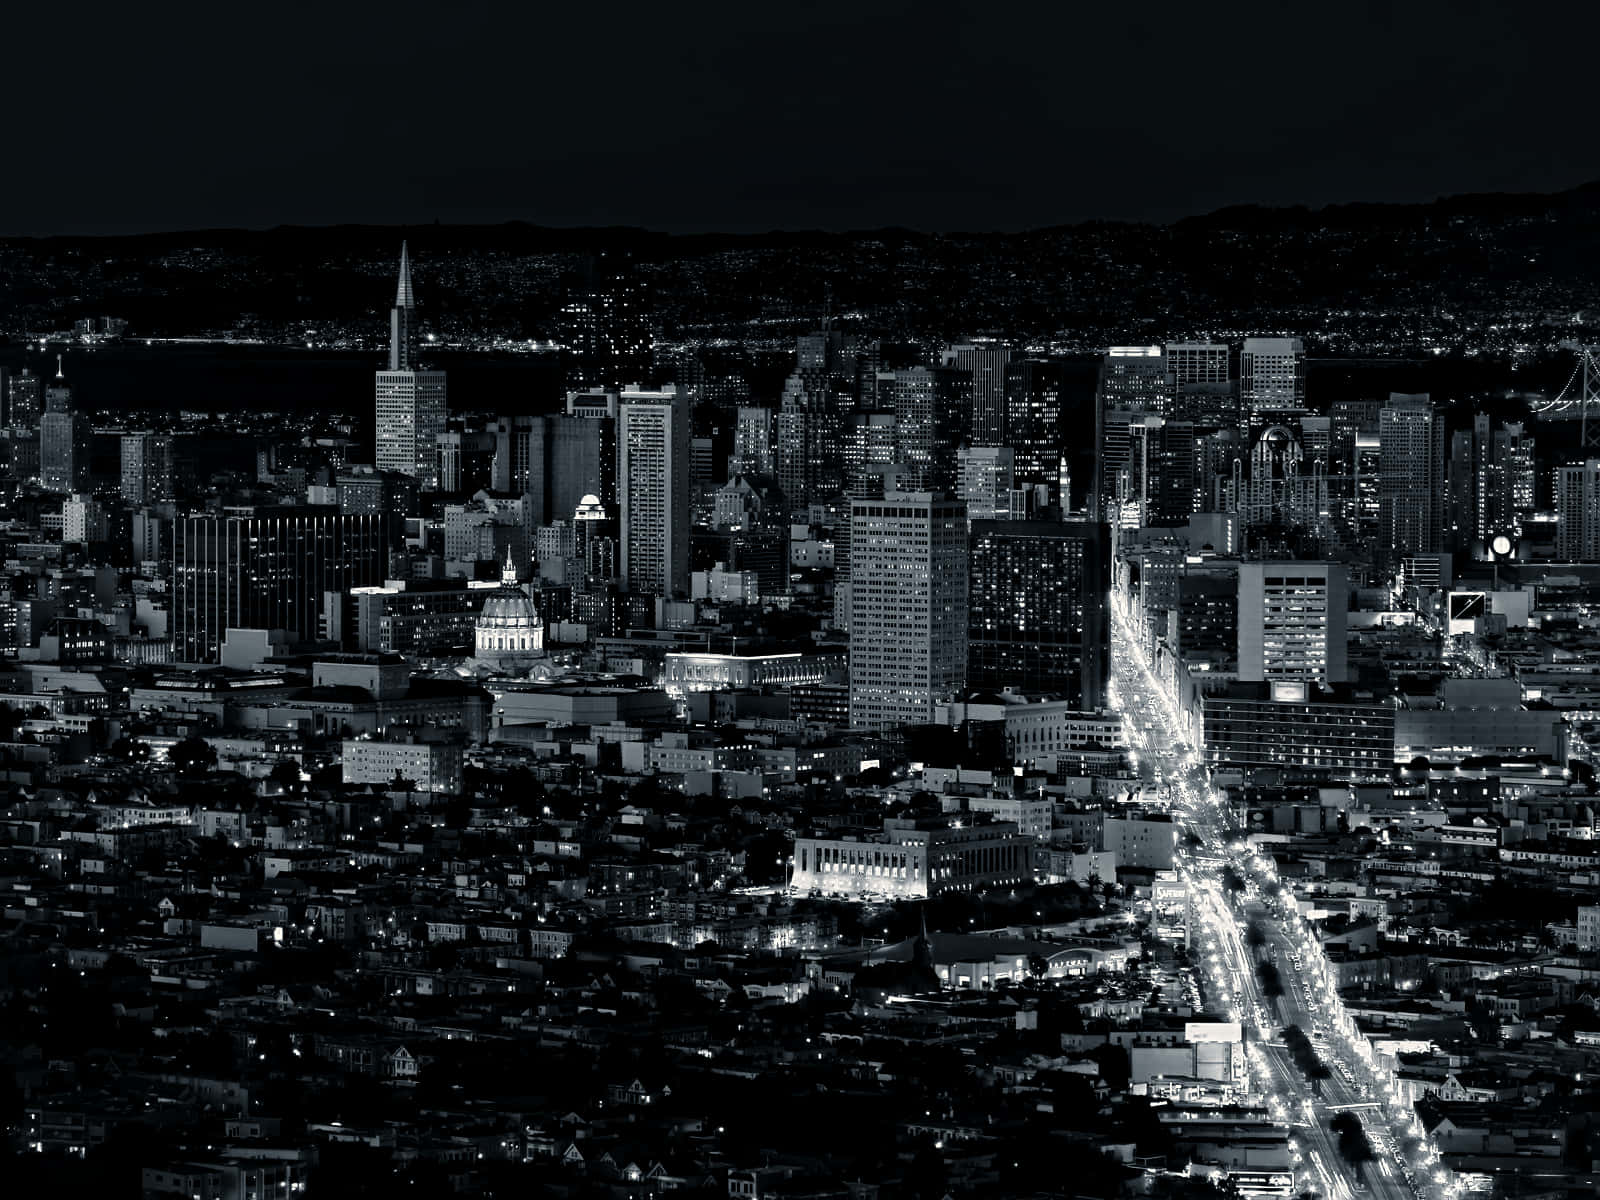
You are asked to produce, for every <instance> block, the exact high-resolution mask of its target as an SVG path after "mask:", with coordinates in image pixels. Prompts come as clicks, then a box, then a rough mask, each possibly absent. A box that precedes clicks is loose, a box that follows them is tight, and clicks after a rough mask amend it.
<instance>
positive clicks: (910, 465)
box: [877, 367, 1003, 492]
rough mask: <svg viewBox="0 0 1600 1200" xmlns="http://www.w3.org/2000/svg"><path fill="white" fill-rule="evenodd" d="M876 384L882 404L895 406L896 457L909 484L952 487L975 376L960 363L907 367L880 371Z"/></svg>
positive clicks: (968, 422)
mask: <svg viewBox="0 0 1600 1200" xmlns="http://www.w3.org/2000/svg"><path fill="white" fill-rule="evenodd" d="M1002 383H1003V380H1002ZM877 386H878V401H879V403H880V404H884V405H885V406H886V407H888V408H892V409H893V411H894V425H895V462H897V463H898V464H900V465H901V466H902V467H904V468H905V478H906V480H907V485H906V486H907V488H908V489H911V488H924V489H928V488H931V489H933V490H935V491H941V492H945V491H950V490H951V489H953V488H954V487H955V473H956V449H957V448H958V447H959V446H960V445H961V443H962V442H963V441H966V440H967V436H968V432H969V429H970V421H971V415H972V408H971V404H972V392H971V388H972V377H971V376H970V375H969V374H967V373H965V372H963V371H961V370H960V369H959V368H956V367H932V368H930V367H909V368H907V369H905V370H903V371H893V372H880V373H879V375H878V385H877ZM1002 395H1003V391H1002Z"/></svg>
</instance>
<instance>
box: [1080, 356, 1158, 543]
mask: <svg viewBox="0 0 1600 1200" xmlns="http://www.w3.org/2000/svg"><path fill="white" fill-rule="evenodd" d="M1167 392H1168V383H1167V360H1166V357H1165V355H1163V354H1162V352H1161V347H1160V346H1112V347H1111V348H1110V349H1109V350H1107V351H1106V352H1105V357H1104V358H1102V359H1101V361H1100V377H1099V382H1098V384H1097V386H1096V389H1095V405H1094V421H1095V438H1094V443H1095V460H1094V463H1095V481H1094V487H1093V490H1092V491H1091V492H1090V495H1089V512H1090V516H1091V517H1094V518H1096V519H1099V518H1101V517H1103V516H1106V515H1108V514H1110V512H1111V506H1112V505H1113V504H1115V503H1117V496H1118V490H1119V487H1120V486H1121V483H1120V481H1119V475H1120V473H1121V472H1122V471H1124V470H1125V469H1127V468H1128V462H1127V457H1126V449H1127V445H1128V437H1129V430H1130V428H1132V427H1134V426H1139V427H1142V426H1143V424H1144V421H1143V419H1142V418H1143V417H1144V416H1145V415H1149V416H1150V417H1152V418H1157V419H1159V417H1160V415H1161V414H1162V413H1163V412H1165V411H1166V404H1167ZM1119 451H1121V452H1122V453H1121V454H1120V456H1119ZM1108 455H1110V457H1111V458H1112V459H1119V457H1120V461H1108ZM1142 487H1143V483H1142V475H1141V476H1140V481H1139V482H1136V483H1135V484H1134V488H1135V490H1136V491H1137V490H1140V489H1142Z"/></svg>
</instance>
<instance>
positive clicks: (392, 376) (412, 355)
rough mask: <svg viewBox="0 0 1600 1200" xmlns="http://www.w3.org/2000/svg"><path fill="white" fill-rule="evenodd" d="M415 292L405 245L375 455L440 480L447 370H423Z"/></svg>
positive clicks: (382, 377) (380, 462)
mask: <svg viewBox="0 0 1600 1200" xmlns="http://www.w3.org/2000/svg"><path fill="white" fill-rule="evenodd" d="M415 316H416V297H415V294H414V293H413V291H412V287H411V260H410V258H409V256H408V254H407V250H406V246H405V245H404V244H402V245H401V247H400V283H399V286H398V288H397V289H396V291H395V299H394V308H393V309H391V310H390V314H389V368H388V370H386V371H379V372H378V373H377V389H376V390H377V405H376V415H375V422H374V433H375V446H376V448H375V452H374V456H373V461H374V463H375V465H376V466H377V468H378V469H379V470H380V471H399V472H401V473H402V474H405V475H414V476H415V477H416V478H417V480H418V481H419V482H420V483H421V484H422V486H423V487H424V488H430V489H431V488H437V487H438V486H439V459H438V455H439V448H438V437H439V435H440V434H441V433H443V432H444V431H445V414H446V411H447V408H446V401H445V376H444V372H443V371H428V370H422V369H420V368H419V366H418V364H417V352H416V328H415Z"/></svg>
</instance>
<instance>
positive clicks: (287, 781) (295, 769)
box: [267, 758, 300, 792]
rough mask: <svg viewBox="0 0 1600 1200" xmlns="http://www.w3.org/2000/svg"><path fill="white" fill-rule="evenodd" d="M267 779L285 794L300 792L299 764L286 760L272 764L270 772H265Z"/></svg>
mask: <svg viewBox="0 0 1600 1200" xmlns="http://www.w3.org/2000/svg"><path fill="white" fill-rule="evenodd" d="M267 778H268V779H270V780H272V782H273V783H276V784H277V785H278V786H279V787H281V788H282V789H283V790H284V791H286V792H298V791H299V790H300V764H299V763H297V762H294V761H293V760H292V759H287V758H286V759H284V760H283V761H282V762H278V763H274V764H273V765H272V770H270V771H268V772H267Z"/></svg>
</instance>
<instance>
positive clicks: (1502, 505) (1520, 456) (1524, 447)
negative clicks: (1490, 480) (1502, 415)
mask: <svg viewBox="0 0 1600 1200" xmlns="http://www.w3.org/2000/svg"><path fill="white" fill-rule="evenodd" d="M1492 458H1493V460H1494V465H1495V476H1496V478H1495V483H1496V485H1497V491H1496V494H1495V497H1494V502H1493V504H1492V505H1490V506H1489V510H1488V513H1487V516H1488V522H1487V525H1486V527H1485V528H1484V530H1483V539H1484V541H1485V542H1486V543H1488V542H1493V541H1494V539H1495V537H1497V536H1498V535H1500V534H1511V533H1512V532H1514V531H1520V529H1521V526H1522V522H1523V520H1524V519H1525V518H1526V517H1527V516H1528V514H1529V513H1531V512H1532V511H1533V508H1534V502H1535V485H1536V483H1537V481H1538V475H1537V472H1536V469H1535V466H1534V439H1533V438H1531V437H1529V436H1528V435H1527V434H1526V433H1524V432H1523V426H1522V422H1521V421H1506V422H1505V423H1504V424H1502V425H1501V426H1500V428H1499V429H1497V430H1495V431H1494V437H1493V450H1492Z"/></svg>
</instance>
